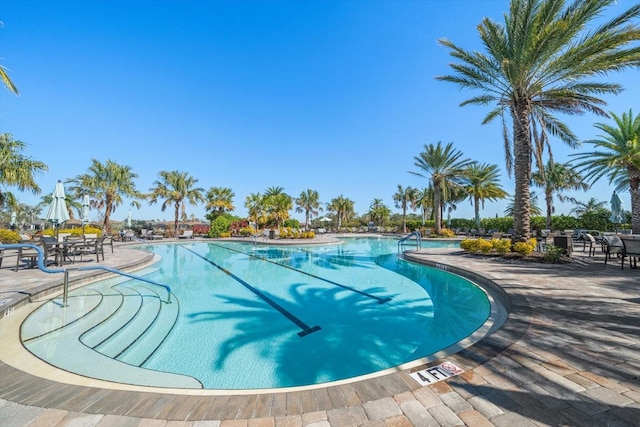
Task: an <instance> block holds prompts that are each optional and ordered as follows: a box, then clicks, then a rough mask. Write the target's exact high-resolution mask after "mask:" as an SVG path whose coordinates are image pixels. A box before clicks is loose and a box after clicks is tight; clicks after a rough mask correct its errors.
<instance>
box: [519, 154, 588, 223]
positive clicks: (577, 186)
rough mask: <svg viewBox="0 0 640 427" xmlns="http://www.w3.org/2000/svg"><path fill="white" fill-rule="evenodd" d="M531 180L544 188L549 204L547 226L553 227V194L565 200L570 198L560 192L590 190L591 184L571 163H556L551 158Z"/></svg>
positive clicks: (546, 200) (562, 200)
mask: <svg viewBox="0 0 640 427" xmlns="http://www.w3.org/2000/svg"><path fill="white" fill-rule="evenodd" d="M531 182H532V183H533V185H535V186H537V187H541V188H543V189H544V198H545V202H546V204H547V221H546V224H547V228H548V229H551V215H552V214H553V213H554V212H555V208H554V207H553V194H554V193H555V194H556V195H557V197H558V200H560V201H561V202H564V201H566V200H568V198H567V197H564V196H563V195H562V194H560V193H561V192H562V191H566V190H588V189H589V184H587V183H586V182H584V178H583V177H582V175H580V174H579V173H578V172H576V170H575V169H574V168H573V167H572V166H570V165H569V164H562V163H555V162H554V161H553V160H552V159H549V161H548V162H547V164H546V165H545V167H544V170H542V171H537V172H535V173H534V174H533V175H532V176H531Z"/></svg>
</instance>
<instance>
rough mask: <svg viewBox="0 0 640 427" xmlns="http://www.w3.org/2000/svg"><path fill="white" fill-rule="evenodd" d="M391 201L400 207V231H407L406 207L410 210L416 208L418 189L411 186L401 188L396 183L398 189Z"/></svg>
mask: <svg viewBox="0 0 640 427" xmlns="http://www.w3.org/2000/svg"><path fill="white" fill-rule="evenodd" d="M393 201H394V202H396V208H400V209H402V232H403V233H406V232H407V207H411V210H415V209H416V203H417V201H418V190H416V189H415V188H412V187H407V188H405V189H403V188H402V186H401V185H399V184H398V191H396V193H395V194H394V195H393Z"/></svg>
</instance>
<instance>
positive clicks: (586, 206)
mask: <svg viewBox="0 0 640 427" xmlns="http://www.w3.org/2000/svg"><path fill="white" fill-rule="evenodd" d="M571 201H572V202H573V203H574V204H575V206H574V207H573V209H571V210H570V211H569V214H570V215H575V216H577V217H581V216H583V215H584V214H588V213H592V212H596V211H598V210H600V209H605V206H604V205H605V204H606V203H607V202H599V201H597V200H596V199H595V198H593V197H592V198H590V199H589V200H587V201H586V202H580V201H578V200H576V199H571Z"/></svg>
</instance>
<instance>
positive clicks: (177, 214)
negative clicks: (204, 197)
mask: <svg viewBox="0 0 640 427" xmlns="http://www.w3.org/2000/svg"><path fill="white" fill-rule="evenodd" d="M179 214H180V203H176V216H175V219H174V222H173V237H178V221H179V218H180V215H179Z"/></svg>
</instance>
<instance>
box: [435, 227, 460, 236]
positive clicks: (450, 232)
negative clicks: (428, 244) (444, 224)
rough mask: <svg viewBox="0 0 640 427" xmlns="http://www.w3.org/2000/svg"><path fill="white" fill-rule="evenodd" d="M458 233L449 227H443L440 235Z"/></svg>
mask: <svg viewBox="0 0 640 427" xmlns="http://www.w3.org/2000/svg"><path fill="white" fill-rule="evenodd" d="M455 235H456V233H455V232H454V231H453V230H451V229H449V228H443V229H442V230H441V233H440V234H439V235H438V236H439V237H455Z"/></svg>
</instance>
